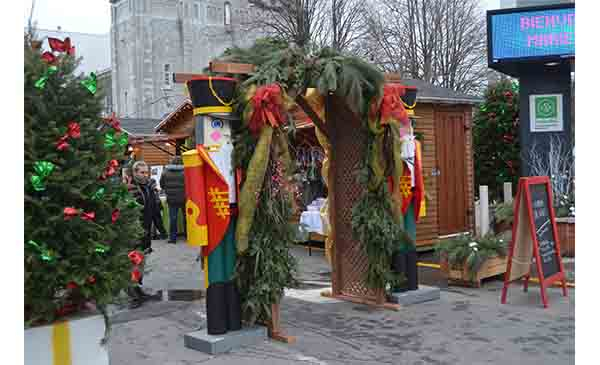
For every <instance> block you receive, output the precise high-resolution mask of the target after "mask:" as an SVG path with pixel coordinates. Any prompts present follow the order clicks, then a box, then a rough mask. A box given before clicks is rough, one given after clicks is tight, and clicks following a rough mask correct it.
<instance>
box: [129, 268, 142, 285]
mask: <svg viewBox="0 0 600 365" xmlns="http://www.w3.org/2000/svg"><path fill="white" fill-rule="evenodd" d="M141 278H142V273H141V272H140V270H139V269H138V268H137V267H136V268H134V269H133V270H132V271H131V281H133V282H134V283H138V282H139V281H140V279H141Z"/></svg>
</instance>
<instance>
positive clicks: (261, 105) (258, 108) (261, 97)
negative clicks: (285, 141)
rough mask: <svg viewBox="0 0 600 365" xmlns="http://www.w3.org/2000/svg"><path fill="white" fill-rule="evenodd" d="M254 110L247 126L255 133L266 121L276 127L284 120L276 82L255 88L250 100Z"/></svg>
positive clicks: (281, 99)
mask: <svg viewBox="0 0 600 365" xmlns="http://www.w3.org/2000/svg"><path fill="white" fill-rule="evenodd" d="M251 103H252V106H253V107H254V111H253V113H252V117H251V118H250V122H249V123H248V128H249V129H250V131H251V132H252V133H254V134H257V133H258V132H259V131H260V130H261V128H262V127H263V125H265V123H266V122H269V124H270V125H271V126H272V127H274V128H276V127H278V126H279V125H280V124H282V123H283V122H284V113H283V97H282V95H281V87H280V86H279V85H278V84H269V85H264V86H261V87H259V88H258V89H256V92H255V93H254V96H253V97H252V100H251Z"/></svg>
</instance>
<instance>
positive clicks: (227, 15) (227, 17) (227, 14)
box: [225, 2, 231, 25]
mask: <svg viewBox="0 0 600 365" xmlns="http://www.w3.org/2000/svg"><path fill="white" fill-rule="evenodd" d="M225 25H231V4H230V3H229V2H226V3H225Z"/></svg>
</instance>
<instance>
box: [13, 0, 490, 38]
mask: <svg viewBox="0 0 600 365" xmlns="http://www.w3.org/2000/svg"><path fill="white" fill-rule="evenodd" d="M33 1H35V8H34V12H33V19H34V21H37V23H38V28H41V29H51V30H55V29H56V28H57V27H59V26H60V27H61V28H62V30H63V31H69V32H81V33H97V34H103V33H108V32H109V30H110V3H109V1H108V0H33ZM481 2H482V4H483V5H484V6H485V7H486V10H489V9H497V8H499V5H498V4H499V2H500V1H499V0H481ZM23 4H24V8H25V9H24V14H25V17H24V24H27V20H28V19H29V13H30V11H31V4H32V0H25V1H23Z"/></svg>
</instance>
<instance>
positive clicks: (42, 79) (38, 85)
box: [35, 66, 58, 90]
mask: <svg viewBox="0 0 600 365" xmlns="http://www.w3.org/2000/svg"><path fill="white" fill-rule="evenodd" d="M56 72H58V67H56V66H50V67H48V69H47V70H46V72H44V75H43V76H42V77H40V78H39V79H38V80H37V81H36V82H35V87H36V88H38V89H40V90H41V89H43V88H44V87H46V83H47V82H48V78H50V75H52V74H55V73H56Z"/></svg>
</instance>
